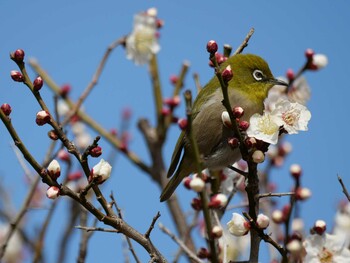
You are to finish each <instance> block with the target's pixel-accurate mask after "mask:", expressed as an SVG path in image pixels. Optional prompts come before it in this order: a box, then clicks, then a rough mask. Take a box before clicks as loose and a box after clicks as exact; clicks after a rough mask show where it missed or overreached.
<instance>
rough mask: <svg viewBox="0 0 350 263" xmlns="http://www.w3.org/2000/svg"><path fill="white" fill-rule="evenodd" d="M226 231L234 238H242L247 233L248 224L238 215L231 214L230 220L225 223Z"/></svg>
mask: <svg viewBox="0 0 350 263" xmlns="http://www.w3.org/2000/svg"><path fill="white" fill-rule="evenodd" d="M227 228H228V231H229V232H230V233H231V234H232V235H234V236H244V235H246V234H247V233H248V232H249V229H250V225H249V222H248V221H247V220H246V219H245V218H244V217H243V216H242V215H240V214H238V213H232V218H231V220H230V221H228V223H227Z"/></svg>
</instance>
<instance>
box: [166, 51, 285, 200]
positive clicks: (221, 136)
mask: <svg viewBox="0 0 350 263" xmlns="http://www.w3.org/2000/svg"><path fill="white" fill-rule="evenodd" d="M227 65H230V66H231V69H232V72H233V78H232V79H231V80H230V81H229V83H228V85H229V86H228V94H229V99H230V104H231V106H232V107H236V106H240V107H242V108H243V109H244V115H243V117H242V120H247V121H249V119H250V116H252V115H253V114H254V113H260V114H261V113H262V112H263V109H264V99H265V98H266V97H267V93H268V91H269V89H270V88H271V87H272V86H273V85H275V84H282V85H283V84H284V83H282V82H281V81H279V80H276V79H274V77H273V75H272V73H271V70H270V69H269V66H268V65H267V63H266V62H265V61H264V60H263V59H262V58H260V57H259V56H256V55H252V54H245V55H242V54H239V55H235V56H232V57H230V58H229V59H228V60H227V61H226V62H225V63H223V64H222V66H221V67H222V68H225V67H226V66H227ZM222 99H223V96H222V91H221V87H220V83H219V81H218V79H217V77H216V76H215V77H213V78H212V79H211V80H210V81H209V83H208V84H207V85H206V86H205V87H204V88H203V89H202V90H201V91H200V92H199V94H198V96H197V98H196V100H195V101H194V103H193V109H192V132H193V133H194V136H195V139H196V142H197V144H198V149H199V152H200V154H201V156H202V157H203V161H204V168H209V169H212V170H219V169H223V168H225V167H226V166H228V165H230V164H233V163H234V162H236V161H238V160H239V159H240V158H241V156H240V152H239V150H238V149H235V150H232V148H230V146H229V145H228V143H227V139H228V138H229V137H232V136H234V134H233V131H232V130H231V129H228V128H227V127H225V126H224V125H223V123H222V120H221V114H222V112H223V111H225V108H224V106H223V105H222ZM182 152H183V155H182V158H181V154H182ZM180 158H181V160H180ZM195 170H196V163H195V162H194V158H193V155H192V149H191V145H190V143H189V140H187V138H186V134H185V132H182V133H181V135H180V137H179V139H178V141H177V144H176V146H175V149H174V153H173V156H172V159H171V164H170V167H169V170H168V177H170V176H173V177H172V178H171V179H170V181H169V182H168V184H167V185H166V187H165V188H164V190H163V192H162V194H161V196H160V200H161V201H165V200H167V199H169V198H170V196H171V195H172V194H173V192H174V191H175V189H176V188H177V186H178V185H179V184H180V183H181V181H182V180H183V178H185V177H186V176H188V175H189V174H191V173H192V172H195Z"/></svg>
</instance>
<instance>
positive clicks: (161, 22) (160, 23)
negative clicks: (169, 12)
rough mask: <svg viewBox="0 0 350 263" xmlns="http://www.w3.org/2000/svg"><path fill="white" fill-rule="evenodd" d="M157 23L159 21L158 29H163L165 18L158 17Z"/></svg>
mask: <svg viewBox="0 0 350 263" xmlns="http://www.w3.org/2000/svg"><path fill="white" fill-rule="evenodd" d="M156 23H157V29H161V28H162V27H163V26H164V20H162V19H159V18H158V19H157V21H156Z"/></svg>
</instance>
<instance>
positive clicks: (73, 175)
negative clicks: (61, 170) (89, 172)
mask: <svg viewBox="0 0 350 263" xmlns="http://www.w3.org/2000/svg"><path fill="white" fill-rule="evenodd" d="M82 177H83V173H82V172H81V171H77V172H73V173H70V174H68V176H67V180H68V181H77V180H79V179H80V178H82Z"/></svg>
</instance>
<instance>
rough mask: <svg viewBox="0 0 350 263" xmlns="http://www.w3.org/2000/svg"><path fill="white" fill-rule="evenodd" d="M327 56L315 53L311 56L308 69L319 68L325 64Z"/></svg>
mask: <svg viewBox="0 0 350 263" xmlns="http://www.w3.org/2000/svg"><path fill="white" fill-rule="evenodd" d="M327 64H328V58H327V56H325V55H323V54H315V55H314V56H313V57H312V61H311V63H309V65H308V69H310V70H319V69H322V68H324V67H325V66H327Z"/></svg>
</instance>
